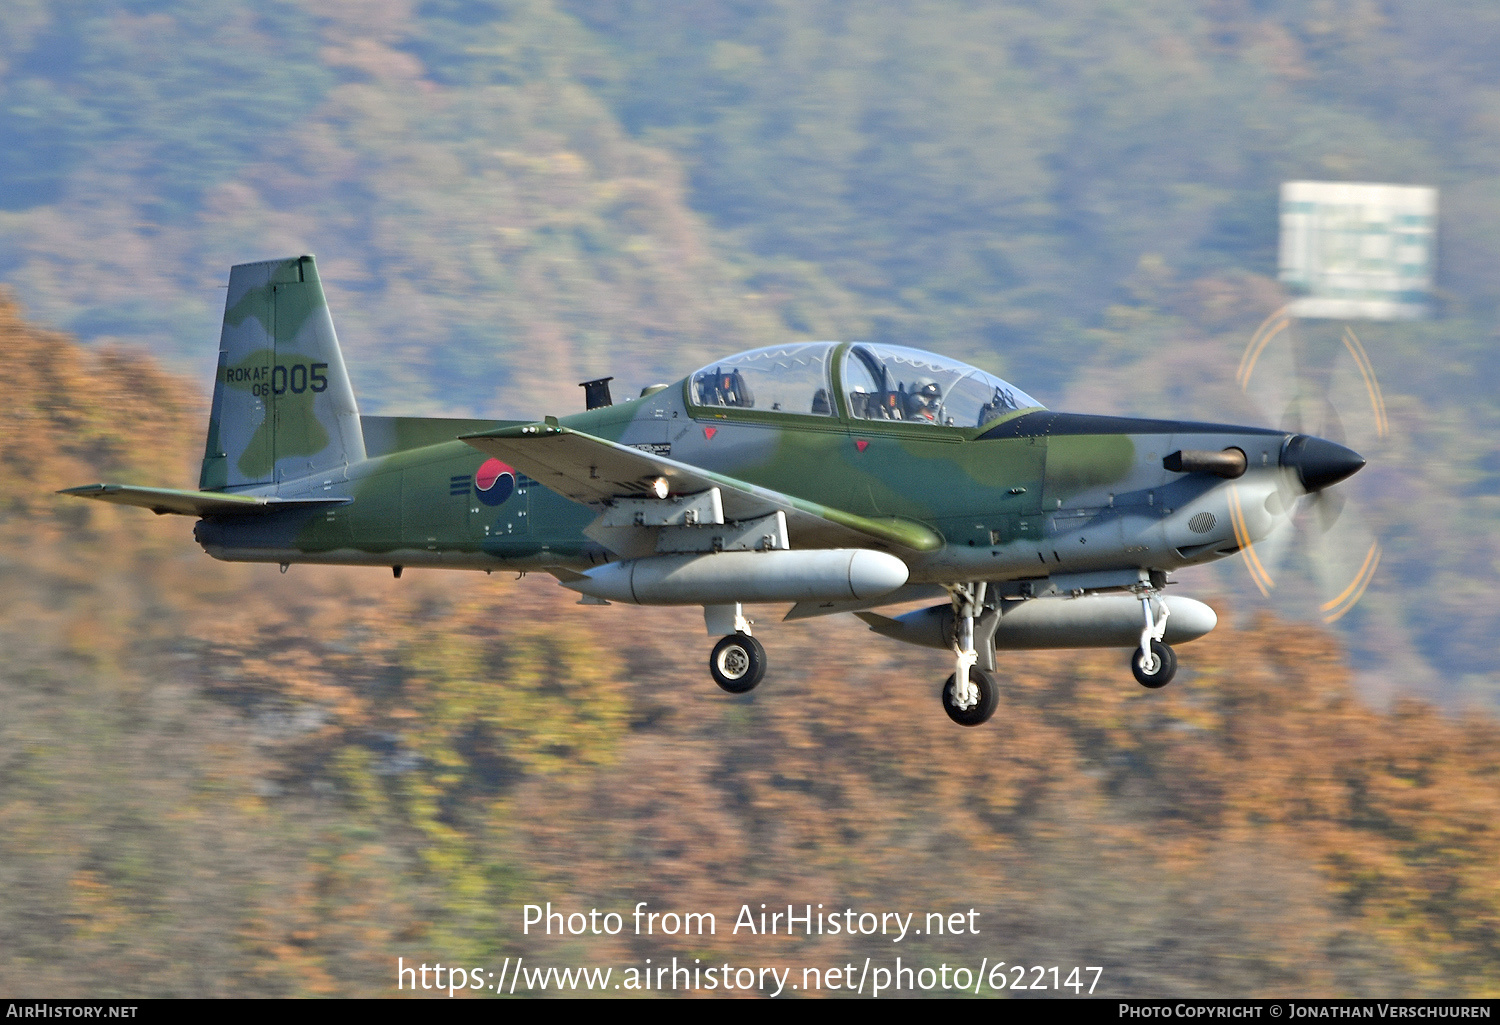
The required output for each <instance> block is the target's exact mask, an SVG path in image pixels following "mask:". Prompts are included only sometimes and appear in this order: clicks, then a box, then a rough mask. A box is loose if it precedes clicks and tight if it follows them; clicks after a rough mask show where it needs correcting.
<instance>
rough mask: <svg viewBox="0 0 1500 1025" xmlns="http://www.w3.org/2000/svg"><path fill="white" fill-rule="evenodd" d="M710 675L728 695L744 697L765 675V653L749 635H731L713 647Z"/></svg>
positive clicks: (709, 662) (710, 657) (758, 642)
mask: <svg viewBox="0 0 1500 1025" xmlns="http://www.w3.org/2000/svg"><path fill="white" fill-rule="evenodd" d="M708 671H709V672H710V673H712V674H713V677H714V683H717V684H718V685H719V686H720V687H722V688H724V689H725V690H727V691H728V692H729V693H731V694H745V693H747V692H749V691H752V690H754V689H755V685H756V684H758V683H760V681H761V678H762V677H764V676H765V675H766V649H765V648H763V647H761V643H760V641H757V640H756V639H755V638H754V637H751V636H750V635H749V634H730V635H729V636H728V637H725V638H723V639H722V640H721V641H719V643H718V644H715V645H714V653H713V654H712V655H710V656H708Z"/></svg>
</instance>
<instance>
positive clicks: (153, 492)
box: [58, 484, 352, 516]
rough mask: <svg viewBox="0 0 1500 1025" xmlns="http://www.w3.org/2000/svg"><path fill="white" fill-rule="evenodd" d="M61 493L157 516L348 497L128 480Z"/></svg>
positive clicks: (247, 511) (242, 512)
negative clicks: (249, 492) (277, 494)
mask: <svg viewBox="0 0 1500 1025" xmlns="http://www.w3.org/2000/svg"><path fill="white" fill-rule="evenodd" d="M58 494H59V495H77V496H78V497H80V498H97V499H98V500H99V501H101V502H113V503H115V504H116V505H134V506H138V507H139V508H142V509H150V510H151V511H152V512H154V513H156V514H157V515H158V516H164V515H166V514H167V513H176V514H177V515H179V516H264V515H266V514H267V513H273V512H282V511H284V510H286V509H289V508H297V507H303V508H305V507H308V506H319V505H346V504H347V503H349V502H350V501H352V500H351V499H348V498H277V497H275V496H270V495H231V494H225V493H223V492H219V491H183V490H179V489H177V488H137V487H132V486H131V485H128V484H85V485H83V486H82V487H77V488H64V489H62V490H61V491H59V492H58Z"/></svg>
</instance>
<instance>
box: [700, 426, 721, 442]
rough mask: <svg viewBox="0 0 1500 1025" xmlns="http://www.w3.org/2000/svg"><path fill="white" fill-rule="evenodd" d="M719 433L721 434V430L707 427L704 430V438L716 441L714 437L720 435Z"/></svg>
mask: <svg viewBox="0 0 1500 1025" xmlns="http://www.w3.org/2000/svg"><path fill="white" fill-rule="evenodd" d="M718 433H719V429H718V428H717V427H705V428H703V437H704V438H706V439H707V440H709V441H713V440H714V435H715V434H718Z"/></svg>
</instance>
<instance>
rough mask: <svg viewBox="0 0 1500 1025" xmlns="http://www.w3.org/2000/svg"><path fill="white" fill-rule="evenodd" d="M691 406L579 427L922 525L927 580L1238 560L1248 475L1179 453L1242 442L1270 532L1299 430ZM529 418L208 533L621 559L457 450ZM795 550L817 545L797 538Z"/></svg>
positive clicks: (431, 439) (657, 397)
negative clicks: (1288, 448)
mask: <svg viewBox="0 0 1500 1025" xmlns="http://www.w3.org/2000/svg"><path fill="white" fill-rule="evenodd" d="M689 398H690V390H689V388H688V386H687V382H686V381H684V382H680V383H678V384H676V385H673V386H670V387H667V388H664V389H661V390H659V391H656V392H654V393H652V394H649V395H647V396H645V397H643V398H640V399H634V400H630V401H627V402H622V403H620V404H618V405H612V406H606V407H602V408H598V409H593V410H589V411H587V412H583V413H578V414H575V415H573V416H569V417H564V418H561V420H560V423H561V425H562V426H564V427H569V428H573V429H574V430H577V431H581V432H584V433H586V434H588V435H592V436H594V437H597V438H602V439H605V440H607V441H612V442H617V443H619V444H622V445H628V446H631V447H634V448H638V449H641V450H643V451H647V452H651V453H655V454H657V455H660V456H666V457H670V458H671V459H672V460H676V461H678V462H682V463H687V464H691V465H693V466H695V467H700V468H702V469H705V470H709V471H712V472H714V473H718V474H722V475H725V476H728V477H733V478H736V479H738V480H741V481H745V482H748V483H750V484H753V485H758V486H760V487H764V488H768V489H772V490H774V491H777V492H780V493H783V494H786V495H791V496H796V497H797V498H799V499H804V500H806V501H809V502H812V503H816V504H818V505H820V506H824V507H827V508H829V509H833V510H840V511H843V512H846V513H851V514H854V515H855V516H860V517H867V518H871V519H880V520H891V519H894V520H896V521H898V522H906V523H910V524H919V525H922V526H923V527H925V528H927V529H928V530H930V531H931V532H935V533H936V534H937V535H938V536H939V537H940V538H941V544H940V545H937V546H936V547H933V548H932V549H931V550H926V551H914V550H910V549H907V550H903V549H901V548H900V547H899V546H893V545H891V544H887V543H883V542H872V544H871V545H870V547H872V548H881V549H884V550H887V551H893V552H895V553H896V554H898V555H899V556H900V557H901V558H902V559H903V560H904V561H906V563H907V564H908V566H909V567H910V571H911V581H912V582H913V583H927V582H943V581H954V580H1017V579H1026V578H1036V577H1047V576H1052V577H1066V576H1069V575H1073V574H1084V573H1097V572H1103V571H1112V570H1130V569H1153V570H1170V569H1174V568H1178V567H1181V566H1185V565H1190V564H1193V563H1199V562H1206V561H1211V560H1213V559H1216V558H1220V557H1222V556H1224V555H1226V554H1230V553H1232V552H1234V551H1237V550H1238V548H1239V547H1240V544H1239V540H1238V539H1237V536H1236V532H1235V529H1234V527H1233V526H1232V517H1231V515H1230V508H1229V504H1228V503H1229V501H1230V496H1229V493H1228V489H1229V487H1230V482H1229V481H1227V480H1224V479H1222V478H1220V477H1217V476H1213V475H1210V474H1203V473H1182V472H1173V471H1171V470H1168V469H1166V468H1165V467H1164V466H1163V459H1164V458H1165V457H1167V456H1168V455H1169V454H1171V453H1173V452H1175V451H1179V450H1185V449H1190V450H1209V451H1218V450H1222V449H1225V448H1229V447H1235V448H1239V449H1241V450H1242V451H1243V452H1244V453H1245V456H1246V462H1247V464H1248V469H1247V472H1246V473H1245V474H1244V476H1243V477H1241V478H1239V479H1238V480H1236V481H1234V482H1233V487H1234V488H1235V489H1236V490H1237V492H1238V497H1239V499H1240V501H1241V504H1242V506H1243V510H1244V511H1243V513H1242V517H1243V521H1244V524H1245V529H1246V531H1247V532H1248V533H1249V534H1250V536H1251V537H1252V538H1254V539H1258V538H1259V537H1260V536H1263V533H1264V532H1265V531H1266V530H1268V529H1269V525H1270V521H1271V517H1270V513H1271V512H1274V511H1275V510H1271V509H1270V503H1273V502H1274V501H1275V497H1274V496H1275V493H1276V474H1277V473H1278V472H1279V465H1280V459H1281V452H1282V449H1283V446H1284V445H1285V443H1286V441H1287V438H1288V435H1286V434H1284V433H1282V432H1279V431H1269V430H1263V429H1257V428H1247V427H1234V426H1227V425H1215V424H1199V423H1183V422H1175V421H1154V420H1130V419H1126V418H1116V417H1091V416H1080V415H1071V414H1058V413H1050V412H1046V411H1042V410H1035V409H1033V410H1021V411H1016V412H1012V413H1011V414H1009V415H1008V416H1005V417H1002V418H1000V419H998V420H996V421H992V422H990V423H987V424H985V425H984V426H983V427H980V428H957V427H944V426H938V425H934V424H916V423H903V422H899V421H879V420H865V419H856V418H854V417H851V416H849V415H848V410H847V409H845V408H844V407H843V405H842V403H840V405H839V408H838V409H837V410H836V414H837V415H833V416H811V415H798V414H782V413H776V412H769V411H757V410H748V409H726V408H716V407H700V406H694V405H691V404H690V402H689ZM527 422H528V421H469V420H441V419H411V418H385V417H362V418H361V426H362V433H363V435H364V448H365V453H364V454H365V458H364V459H363V460H361V461H358V462H355V463H351V464H349V465H348V466H347V467H339V468H336V469H335V470H333V471H330V472H325V473H323V474H321V475H319V476H318V477H315V478H308V479H304V480H301V481H296V482H283V483H282V484H281V485H280V487H279V490H277V491H276V492H275V493H276V494H278V495H280V496H282V497H292V498H297V497H302V498H317V499H347V501H346V502H345V503H344V504H328V505H322V506H317V507H310V508H303V509H289V510H287V511H280V512H276V513H274V514H272V515H268V516H263V517H257V518H254V519H245V518H232V517H225V518H217V517H212V516H210V517H207V518H205V519H204V520H202V521H201V522H200V524H199V527H198V530H197V537H198V539H199V541H200V542H201V543H202V544H203V545H204V547H205V548H206V549H207V550H208V551H209V552H210V554H212V555H214V556H215V557H218V558H224V559H231V560H246V561H264V562H281V563H291V562H318V563H342V564H352V565H383V566H441V567H450V568H468V569H484V570H493V569H505V568H511V569H546V568H556V569H563V570H572V571H579V570H584V569H587V568H589V567H591V566H596V565H600V564H602V563H605V562H608V561H611V560H612V559H613V558H615V557H616V555H615V553H611V552H610V551H609V550H607V549H606V548H605V547H603V546H602V545H601V544H599V543H597V542H595V541H593V540H591V539H590V538H589V537H587V536H586V535H585V534H584V530H585V528H586V527H587V526H588V525H589V524H590V522H591V521H593V520H594V518H595V516H596V512H595V510H593V509H591V508H589V507H588V506H585V505H582V504H579V503H577V502H574V501H571V500H569V499H567V498H565V497H563V496H562V495H560V494H558V493H556V492H555V491H552V490H550V489H549V488H548V487H547V484H548V482H547V481H546V480H535V479H533V478H530V477H527V476H525V475H523V474H520V473H517V472H515V471H513V470H510V468H509V467H505V468H504V469H505V470H508V471H509V472H510V475H511V481H510V482H509V483H502V484H498V485H497V484H493V483H491V482H490V481H489V478H488V477H486V476H485V475H484V474H482V473H481V469H482V468H483V467H485V466H486V464H487V463H488V464H491V466H492V467H493V464H495V460H492V459H488V457H487V456H486V455H485V454H484V453H482V452H479V451H477V450H476V449H475V448H472V447H470V446H469V445H468V444H466V443H464V442H462V441H459V440H456V439H457V438H458V437H459V436H460V435H463V434H473V433H476V432H481V431H485V430H489V429H493V428H499V427H505V426H510V425H516V424H522V423H527ZM490 473H491V474H492V473H493V469H492V470H491V471H490ZM502 480H503V479H502ZM487 483H490V484H491V486H490V487H489V488H488V489H486V488H485V485H486V484H487ZM264 490H266V492H267V493H270V491H271V489H264ZM244 493H246V494H256V493H258V489H250V490H247V491H245V492H244ZM790 542H791V547H793V548H797V547H799V545H798V540H797V537H796V533H795V531H794V532H793V533H792V536H791V537H790Z"/></svg>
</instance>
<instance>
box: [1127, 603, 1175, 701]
mask: <svg viewBox="0 0 1500 1025" xmlns="http://www.w3.org/2000/svg"><path fill="white" fill-rule="evenodd" d="M1135 593H1136V597H1138V598H1140V600H1141V617H1142V618H1143V619H1144V620H1145V625H1144V626H1142V627H1141V646H1140V647H1139V648H1136V649H1135V651H1134V652H1133V653H1132V654H1131V656H1130V671H1131V672H1132V673H1134V674H1135V678H1136V682H1138V683H1139V684H1140V685H1141V686H1142V687H1149V688H1151V689H1152V690H1157V689H1159V688H1162V687H1165V686H1166V685H1167V684H1169V683H1171V682H1172V677H1174V676H1176V675H1177V653H1176V652H1175V651H1173V650H1172V647H1171V645H1169V644H1167V643H1166V642H1164V641H1163V640H1162V638H1163V637H1164V636H1166V633H1167V617H1168V616H1169V615H1171V614H1172V610H1171V609H1170V608H1168V607H1167V603H1166V602H1164V601H1162V600H1161V599H1159V598H1157V596H1156V589H1155V588H1153V587H1149V586H1146V585H1144V584H1143V585H1142V586H1140V587H1138V588H1136V592H1135ZM1152 605H1155V606H1156V607H1157V608H1158V609H1160V610H1161V616H1160V617H1157V616H1153V615H1152Z"/></svg>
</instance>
